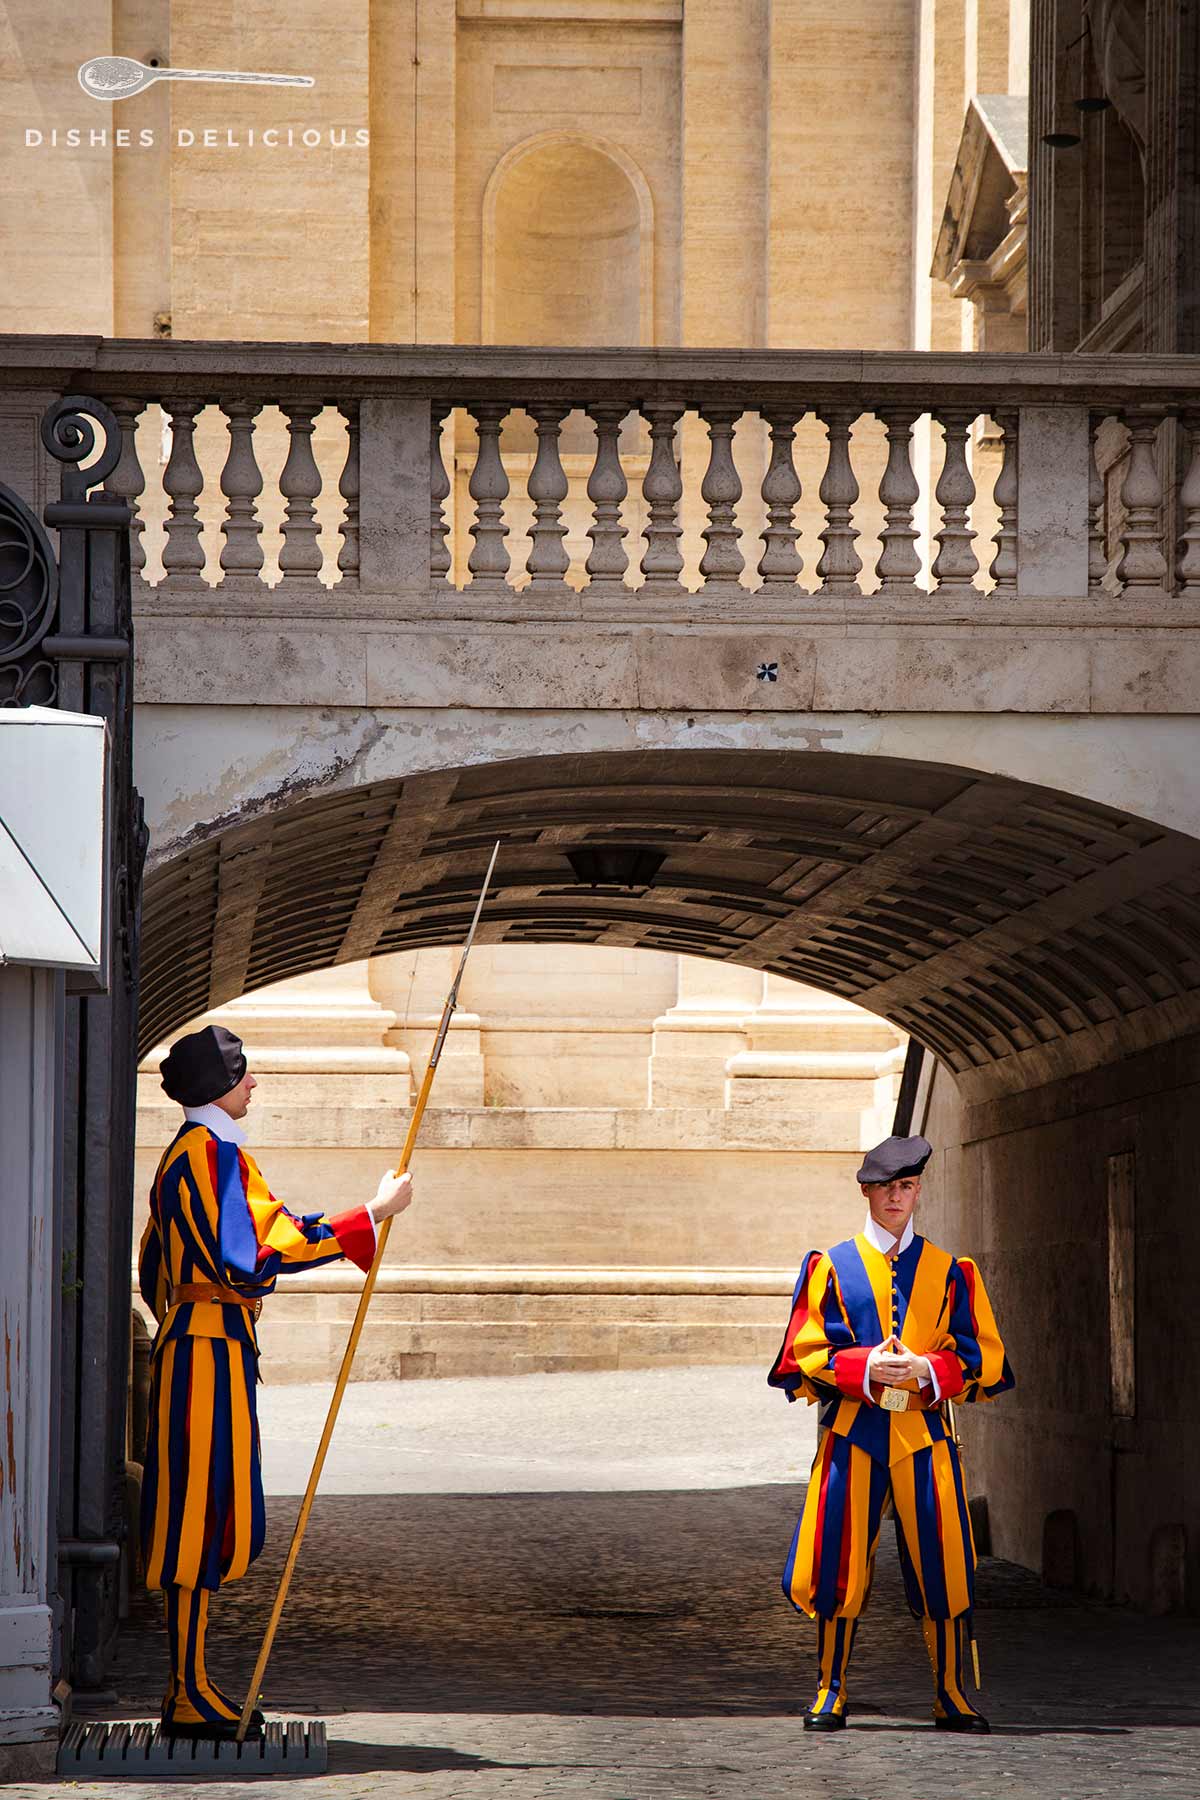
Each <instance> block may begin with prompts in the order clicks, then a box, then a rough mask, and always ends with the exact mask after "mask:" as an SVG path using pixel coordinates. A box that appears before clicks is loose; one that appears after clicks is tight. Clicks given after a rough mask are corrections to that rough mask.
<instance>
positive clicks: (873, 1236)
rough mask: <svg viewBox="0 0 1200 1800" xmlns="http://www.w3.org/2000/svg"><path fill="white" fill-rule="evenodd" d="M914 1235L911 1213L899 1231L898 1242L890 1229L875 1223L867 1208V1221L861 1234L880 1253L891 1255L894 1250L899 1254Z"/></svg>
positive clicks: (906, 1247)
mask: <svg viewBox="0 0 1200 1800" xmlns="http://www.w3.org/2000/svg"><path fill="white" fill-rule="evenodd" d="M915 1235H916V1234H915V1233H914V1231H913V1222H912V1216H911V1214H910V1216H909V1218H908V1220H907V1221H906V1223H905V1226H904V1230H903V1231H902V1232H901V1233H900V1242H899V1243H897V1242H896V1240H895V1238H894V1237H893V1236H892V1234H891V1232H890V1231H885V1230H884V1229H883V1226H882V1225H877V1224H876V1223H875V1220H874V1219H873V1218H872V1216H871V1209H870V1207H868V1208H867V1222H866V1224H865V1225H864V1226H863V1236H864V1237H865V1238H867V1239H868V1240H869V1241H870V1242H871V1243H872V1244H874V1246H875V1248H876V1249H877V1250H878V1251H879V1252H880V1254H881V1255H883V1256H891V1254H892V1252H893V1251H895V1253H896V1255H897V1256H899V1254H900V1252H901V1251H902V1250H907V1249H908V1246H909V1245H910V1244H911V1243H912V1241H913V1238H914V1236H915Z"/></svg>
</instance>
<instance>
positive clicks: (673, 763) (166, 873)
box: [141, 750, 1200, 1097]
mask: <svg viewBox="0 0 1200 1800" xmlns="http://www.w3.org/2000/svg"><path fill="white" fill-rule="evenodd" d="M496 838H499V839H500V840H501V842H502V844H503V846H504V848H503V852H502V856H501V862H500V866H499V870H498V876H497V888H496V893H495V896H494V898H493V900H492V902H491V904H490V906H489V909H488V918H487V921H486V923H485V926H484V941H489V940H490V941H504V942H522V941H524V942H546V941H551V942H554V941H557V942H562V941H574V942H580V943H620V944H634V945H638V946H641V947H644V948H650V949H668V948H669V949H677V950H682V951H685V952H688V953H691V954H695V955H701V956H712V957H718V958H721V959H723V960H726V961H730V962H742V963H745V964H748V965H749V966H751V967H755V968H761V969H765V970H768V971H771V972H773V973H777V974H781V975H787V976H792V977H794V978H796V979H798V980H802V981H806V982H809V983H811V984H812V985H814V986H817V987H821V988H825V989H827V990H828V991H829V992H831V993H835V994H839V995H841V996H842V997H844V998H846V999H850V1000H854V1001H855V1002H857V1003H858V1004H859V1005H861V1006H864V1007H866V1008H867V1009H868V1010H870V1011H875V1012H878V1013H881V1014H883V1015H884V1016H886V1017H887V1018H889V1019H891V1020H892V1021H893V1022H894V1023H895V1024H897V1025H899V1026H900V1027H901V1028H902V1029H903V1030H904V1031H906V1032H909V1033H910V1034H911V1035H913V1036H915V1037H916V1038H918V1039H919V1040H920V1041H921V1042H923V1043H925V1044H927V1045H928V1046H929V1047H930V1048H931V1049H932V1050H934V1051H935V1052H936V1053H937V1055H938V1056H939V1057H940V1058H941V1059H942V1061H943V1062H944V1063H945V1064H946V1066H947V1067H948V1068H949V1069H950V1070H951V1071H952V1072H953V1073H954V1074H955V1075H956V1076H957V1077H958V1078H959V1080H960V1082H961V1083H965V1086H966V1091H968V1092H970V1093H971V1094H972V1095H975V1096H978V1097H983V1096H984V1095H985V1094H987V1093H990V1092H997V1091H998V1092H1003V1091H1006V1090H1014V1089H1021V1088H1026V1087H1028V1086H1030V1085H1033V1084H1034V1083H1036V1082H1038V1081H1045V1080H1049V1079H1053V1078H1054V1077H1056V1076H1059V1075H1063V1074H1067V1073H1069V1072H1071V1071H1072V1070H1073V1069H1076V1068H1081V1067H1087V1066H1089V1065H1092V1064H1094V1063H1096V1062H1097V1061H1103V1060H1107V1059H1109V1058H1110V1057H1112V1056H1113V1055H1114V1054H1120V1053H1122V1052H1123V1051H1125V1050H1129V1049H1137V1048H1141V1047H1142V1046H1143V1045H1145V1044H1147V1043H1151V1042H1154V1041H1162V1040H1163V1039H1164V1038H1166V1037H1171V1036H1174V1035H1177V1033H1178V1032H1179V1031H1180V1030H1183V1029H1186V1028H1188V1027H1189V1026H1193V1025H1195V1024H1197V1023H1200V901H1198V900H1197V892H1198V890H1200V842H1197V841H1196V840H1195V839H1193V838H1190V837H1186V836H1184V835H1183V834H1182V833H1178V832H1172V831H1168V830H1166V829H1165V828H1164V827H1162V826H1161V825H1157V824H1154V823H1152V822H1150V821H1148V820H1143V819H1137V818H1134V817H1132V816H1130V815H1127V814H1124V813H1121V812H1118V811H1116V810H1114V809H1111V808H1107V807H1103V806H1099V805H1096V804H1095V803H1093V802H1091V801H1085V800H1082V799H1079V798H1077V797H1074V796H1070V795H1067V794H1062V793H1058V792H1056V791H1055V790H1053V789H1050V788H1042V787H1037V786H1034V785H1033V784H1031V783H1026V782H1018V781H1013V780H1009V779H1006V778H1002V777H998V776H990V775H984V774H980V773H979V772H978V771H970V770H964V769H956V768H948V767H945V766H941V765H935V764H928V763H926V764H922V763H917V762H911V761H901V760H899V759H896V758H883V757H867V756H862V757H860V756H855V755H848V754H845V753H831V752H823V751H779V752H757V751H718V750H701V751H696V752H679V751H658V752H640V753H614V754H605V753H599V752H598V753H592V754H588V755H580V756H548V757H542V758H538V757H531V758H522V759H519V760H515V761H511V762H500V763H490V764H484V765H481V766H476V767H472V768H463V769H458V770H443V771H439V772H437V773H436V774H429V775H416V776H413V777H410V778H407V779H405V780H392V781H381V782H377V783H373V784H372V785H370V786H367V787H362V788H356V789H350V790H349V791H343V792H339V793H336V794H327V795H324V796H321V795H317V796H314V797H312V798H310V799H306V800H303V801H300V802H298V803H296V804H293V805H292V806H290V807H287V808H286V809H285V810H283V811H281V812H278V813H273V814H267V815H265V816H261V817H259V818H256V819H254V820H252V821H249V822H247V823H245V824H235V825H232V826H230V827H228V828H227V829H225V830H224V831H221V832H220V833H215V834H214V835H213V836H212V837H211V838H209V839H207V840H206V841H203V842H200V843H197V844H195V845H194V847H193V848H191V849H189V850H188V851H187V852H185V853H184V854H183V855H182V856H180V857H179V858H177V859H176V860H175V861H173V862H171V863H169V864H167V865H166V866H163V867H160V868H158V869H156V870H155V871H154V872H153V874H152V875H151V876H150V877H149V878H148V881H147V888H146V903H145V947H144V962H143V971H144V972H143V984H142V1033H141V1035H142V1043H143V1046H144V1047H146V1046H149V1045H150V1044H152V1043H156V1042H158V1041H160V1040H161V1039H162V1038H163V1037H164V1036H165V1035H167V1034H168V1033H169V1032H170V1031H171V1030H172V1029H173V1028H175V1027H176V1026H178V1025H179V1024H180V1023H181V1022H182V1021H184V1020H185V1019H188V1018H190V1017H194V1016H195V1015H196V1014H198V1013H200V1012H202V1011H204V1010H205V1008H206V1007H209V1006H215V1005H220V1004H222V1003H223V1002H224V1001H226V1000H229V999H231V998H233V997H234V996H235V995H236V994H239V993H242V992H244V991H247V990H250V989H253V988H255V987H257V986H261V985H263V984H264V983H267V982H271V981H277V980H280V979H282V978H283V977H284V976H286V975H290V974H300V973H303V972H305V971H306V970H309V969H314V968H318V967H323V966H326V965H328V964H329V963H333V962H339V961H352V960H356V959H359V958H361V957H364V956H370V955H373V954H376V953H378V952H382V951H392V950H399V949H408V948H418V947H421V946H422V945H435V944H441V943H452V942H455V941H456V940H457V939H458V937H459V936H460V935H461V933H462V930H463V928H464V926H465V923H466V920H467V918H468V917H469V913H470V907H471V902H472V897H473V895H474V893H475V891H476V888H477V885H478V881H479V878H480V876H481V874H482V869H483V864H484V862H485V860H486V852H487V851H488V850H489V849H490V846H491V843H492V842H493V841H494V840H495V839H496ZM613 845H617V846H620V845H624V846H635V847H638V846H640V847H643V848H646V849H648V850H649V851H651V852H652V853H653V857H654V858H655V859H656V866H655V867H654V868H653V870H652V871H650V872H649V873H644V874H642V875H637V876H634V877H633V878H631V879H630V880H629V882H628V884H627V885H622V884H621V882H619V881H612V880H610V881H605V880H603V879H601V880H600V881H598V882H597V884H596V885H594V886H588V885H583V884H581V882H580V881H579V880H578V878H577V876H576V873H575V871H574V869H573V868H572V865H571V863H570V861H569V860H568V857H567V851H568V850H571V849H579V848H583V849H587V848H589V847H590V848H593V849H594V848H597V847H603V846H613Z"/></svg>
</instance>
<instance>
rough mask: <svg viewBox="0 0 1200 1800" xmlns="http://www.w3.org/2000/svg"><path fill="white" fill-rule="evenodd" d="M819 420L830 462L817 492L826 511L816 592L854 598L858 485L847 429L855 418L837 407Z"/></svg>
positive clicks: (858, 564)
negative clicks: (854, 516)
mask: <svg viewBox="0 0 1200 1800" xmlns="http://www.w3.org/2000/svg"><path fill="white" fill-rule="evenodd" d="M819 416H820V418H821V420H822V422H823V423H824V426H825V430H826V434H827V435H828V438H829V458H828V461H827V462H826V464H825V473H824V475H823V476H822V477H821V485H820V487H819V488H818V489H817V492H818V494H819V495H820V498H821V504H822V505H823V506H824V508H825V529H824V530H823V531H822V532H820V533H819V534H818V535H819V536H820V539H821V542H822V543H823V544H824V546H825V548H824V550H823V551H822V553H821V560H820V561H819V562H818V564H817V574H818V575H819V576H820V577H821V587H820V590H819V591H820V592H821V593H823V594H826V593H830V592H835V591H836V592H838V593H843V594H857V593H858V591H859V590H858V576H859V571H860V570H861V568H862V558H861V557H860V556H859V554H858V551H857V550H856V549H855V548H854V546H855V544H856V542H857V541H858V532H857V531H856V530H855V527H854V524H853V522H852V520H851V516H850V513H851V508H852V507H853V505H854V502H855V501H856V500H857V499H858V482H857V481H856V480H855V478H854V469H853V467H852V465H851V462H850V427H851V426H852V425H853V423H854V421H855V419H856V418H857V417H858V414H857V413H855V412H851V411H849V409H844V408H840V407H839V408H831V409H830V411H828V412H823V413H821V414H820V415H819Z"/></svg>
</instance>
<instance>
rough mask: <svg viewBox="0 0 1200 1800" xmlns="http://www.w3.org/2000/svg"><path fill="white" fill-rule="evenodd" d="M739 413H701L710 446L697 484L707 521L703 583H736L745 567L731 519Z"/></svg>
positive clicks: (736, 489) (737, 485) (738, 492)
mask: <svg viewBox="0 0 1200 1800" xmlns="http://www.w3.org/2000/svg"><path fill="white" fill-rule="evenodd" d="M741 416H742V409H741V408H740V407H737V408H734V409H732V410H730V411H728V412H706V413H704V414H703V415H702V417H703V419H704V423H705V424H706V425H707V426H708V441H709V443H710V444H711V446H712V448H711V450H710V451H709V455H708V468H707V469H706V470H705V472H704V480H703V481H702V482H701V483H700V494H701V498H702V499H703V500H704V502H705V504H706V506H707V507H708V524H707V525H706V526H705V527H704V530H703V531H702V532H701V533H700V535H701V537H702V538H703V539H704V542H705V544H706V545H707V549H706V550H705V552H704V555H703V556H702V557H701V558H700V573H701V575H703V577H704V580H705V583H706V584H707V583H708V582H710V581H732V582H736V581H737V579H738V577H739V575H740V574H741V572H742V570H743V569H744V568H745V566H746V559H745V558H744V557H743V555H742V553H741V551H740V550H739V549H738V539H739V538H740V537H741V535H742V531H741V527H740V526H739V525H738V524H737V522H736V519H735V518H734V508H735V507H736V505H737V503H738V501H739V500H740V499H741V497H742V484H741V481H740V479H739V478H738V472H737V465H736V464H735V462H734V460H733V428H734V426H735V425H736V424H737V422H738V420H739V419H740V418H741Z"/></svg>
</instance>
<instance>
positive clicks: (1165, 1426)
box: [918, 1037, 1200, 1612]
mask: <svg viewBox="0 0 1200 1800" xmlns="http://www.w3.org/2000/svg"><path fill="white" fill-rule="evenodd" d="M1198 1101H1200V1040H1198V1039H1196V1038H1194V1037H1193V1038H1190V1039H1184V1040H1181V1041H1180V1042H1178V1043H1175V1044H1172V1045H1169V1046H1165V1047H1163V1048H1160V1049H1156V1050H1150V1051H1147V1052H1145V1053H1144V1054H1143V1055H1140V1056H1133V1057H1129V1058H1127V1059H1126V1060H1124V1061H1122V1062H1119V1063H1116V1064H1115V1065H1112V1066H1109V1067H1107V1068H1102V1069H1098V1070H1095V1071H1093V1072H1092V1073H1090V1074H1087V1075H1081V1076H1077V1077H1074V1078H1073V1079H1071V1080H1067V1081H1059V1082H1053V1083H1050V1084H1048V1085H1047V1086H1045V1087H1040V1088H1035V1089H1033V1090H1031V1091H1029V1092H1026V1093H1022V1094H1013V1095H1009V1096H1005V1097H1003V1098H1000V1099H996V1100H993V1101H991V1102H989V1103H986V1104H982V1105H977V1106H973V1107H969V1108H964V1107H963V1106H962V1105H961V1104H960V1103H959V1100H958V1097H957V1095H956V1092H955V1089H954V1087H953V1084H952V1083H951V1082H950V1080H949V1079H948V1077H947V1076H946V1074H945V1072H944V1071H939V1072H938V1074H937V1076H936V1078H935V1080H934V1083H933V1089H932V1095H931V1097H930V1101H929V1105H928V1111H927V1113H926V1112H924V1110H923V1112H922V1116H923V1117H925V1118H926V1119H927V1123H926V1127H925V1128H926V1130H927V1132H928V1134H929V1136H930V1138H931V1139H932V1140H933V1141H934V1142H935V1143H937V1144H938V1145H939V1146H940V1148H939V1150H938V1153H937V1155H936V1156H935V1158H934V1161H933V1162H932V1163H931V1165H930V1169H929V1173H928V1176H927V1180H926V1190H925V1193H924V1194H923V1196H922V1226H923V1229H924V1230H926V1232H927V1233H928V1234H929V1235H930V1236H931V1237H934V1238H937V1239H940V1240H941V1241H942V1242H944V1243H946V1245H947V1246H948V1247H949V1248H952V1249H955V1250H960V1251H963V1252H966V1253H969V1254H971V1255H974V1256H977V1257H978V1259H979V1262H980V1265H981V1268H982V1270H983V1273H984V1276H985V1278H986V1280H987V1283H988V1289H989V1292H990V1293H991V1295H992V1298H993V1301H994V1303H995V1305H996V1310H997V1314H998V1316H999V1319H1000V1323H1001V1326H1002V1329H1003V1330H1004V1332H1005V1336H1006V1340H1007V1342H1008V1345H1009V1349H1010V1354H1011V1358H1012V1362H1013V1367H1014V1370H1015V1373H1016V1377H1017V1387H1016V1390H1015V1392H1013V1393H1012V1394H1010V1395H1007V1396H1005V1397H1004V1399H1003V1400H1002V1401H1001V1402H1000V1403H998V1404H997V1405H996V1406H994V1407H990V1408H988V1409H986V1411H984V1410H982V1409H981V1410H980V1411H978V1412H976V1411H974V1409H963V1411H964V1412H965V1413H967V1414H968V1416H967V1417H966V1418H965V1420H964V1438H965V1441H966V1443H967V1444H968V1447H969V1460H968V1469H969V1480H970V1486H971V1487H972V1489H973V1490H974V1491H976V1492H980V1493H983V1494H986V1496H987V1498H988V1501H989V1507H990V1516H991V1524H992V1536H993V1543H994V1547H995V1550H996V1552H997V1554H998V1555H1000V1556H1006V1557H1011V1558H1013V1559H1014V1560H1015V1561H1017V1562H1021V1563H1025V1564H1027V1565H1028V1566H1030V1567H1032V1568H1035V1569H1039V1568H1040V1569H1042V1570H1043V1571H1044V1573H1045V1575H1046V1577H1047V1579H1048V1580H1050V1581H1051V1582H1052V1583H1055V1584H1057V1585H1061V1586H1064V1587H1067V1586H1076V1585H1078V1586H1081V1587H1082V1588H1083V1589H1085V1590H1086V1591H1089V1592H1092V1593H1095V1594H1100V1595H1104V1596H1110V1597H1113V1598H1115V1599H1118V1600H1128V1601H1131V1602H1132V1603H1133V1604H1134V1605H1136V1606H1138V1607H1142V1608H1147V1609H1149V1610H1152V1611H1162V1612H1166V1611H1180V1610H1184V1609H1185V1608H1186V1609H1189V1610H1194V1609H1195V1607H1196V1606H1197V1604H1200V1506H1198V1504H1197V1493H1198V1492H1200V1426H1198V1424H1197V1419H1196V1413H1195V1407H1194V1403H1193V1389H1192V1386H1191V1383H1190V1380H1189V1376H1188V1371H1187V1357H1188V1355H1189V1353H1190V1348H1191V1345H1192V1343H1193V1341H1194V1338H1195V1328H1194V1321H1193V1299H1192V1294H1191V1288H1192V1281H1191V1276H1190V1271H1191V1270H1192V1268H1193V1267H1194V1266H1195V1263H1196V1259H1197V1255H1198V1254H1200V1217H1198V1215H1197V1211H1196V1207H1195V1204H1194V1201H1193V1198H1192V1196H1193V1192H1194V1188H1195V1168H1196V1163H1197V1156H1198V1154H1200V1128H1198V1125H1197V1120H1198V1119H1200V1107H1198ZM918 1123H919V1121H918Z"/></svg>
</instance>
